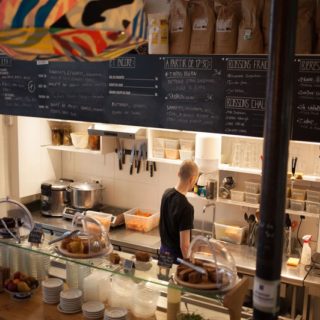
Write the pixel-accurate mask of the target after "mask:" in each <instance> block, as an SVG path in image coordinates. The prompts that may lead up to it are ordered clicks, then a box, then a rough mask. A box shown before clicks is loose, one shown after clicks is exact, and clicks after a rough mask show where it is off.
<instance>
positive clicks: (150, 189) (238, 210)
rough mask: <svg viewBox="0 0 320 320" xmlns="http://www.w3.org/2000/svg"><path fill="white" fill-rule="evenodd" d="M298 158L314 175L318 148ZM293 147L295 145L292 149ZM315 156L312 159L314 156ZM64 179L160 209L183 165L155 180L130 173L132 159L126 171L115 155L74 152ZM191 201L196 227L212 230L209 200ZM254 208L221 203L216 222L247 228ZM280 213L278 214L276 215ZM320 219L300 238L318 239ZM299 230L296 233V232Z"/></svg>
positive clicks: (160, 170) (66, 155)
mask: <svg viewBox="0 0 320 320" xmlns="http://www.w3.org/2000/svg"><path fill="white" fill-rule="evenodd" d="M106 139H107V143H108V144H109V146H110V148H109V149H110V150H114V149H115V141H114V138H112V137H110V138H109V137H108V138H106ZM295 147H296V148H295V149H294V148H293V150H294V155H297V156H298V157H299V160H301V161H299V162H298V170H301V169H300V167H299V163H301V166H304V168H306V170H308V171H307V172H308V174H311V173H312V170H313V169H312V167H313V162H314V161H315V160H314V155H313V153H314V152H316V151H317V150H318V146H314V145H308V144H304V145H301V144H299V145H297V146H295ZM291 148H292V146H291ZM310 154H311V156H310ZM62 157H63V158H62V176H63V177H66V178H73V179H81V180H87V179H100V180H101V181H102V184H103V185H104V186H105V190H104V202H105V203H106V204H110V205H115V206H121V207H131V208H132V207H141V208H146V209H156V210H159V207H160V201H161V196H162V193H163V192H164V190H165V189H166V188H169V187H173V186H174V185H175V184H176V181H177V171H178V168H179V166H178V165H174V164H164V163H157V171H156V172H155V173H154V176H153V177H150V174H149V172H148V171H146V169H145V166H142V170H141V171H140V173H139V174H137V173H136V171H134V173H133V175H130V174H129V156H127V159H126V164H125V165H124V166H123V170H119V168H118V159H117V157H116V154H115V153H114V152H110V153H107V154H105V155H90V154H78V153H71V152H63V153H62ZM233 176H234V178H235V179H236V180H237V181H239V182H240V185H241V183H243V181H244V180H245V179H248V178H252V176H250V175H244V174H239V173H233ZM189 201H190V202H191V203H192V204H193V205H194V207H195V213H196V223H195V226H196V228H201V225H202V223H201V222H202V219H204V220H205V221H206V224H205V225H206V229H208V230H209V229H210V228H211V227H210V226H209V223H210V222H212V216H213V214H212V209H209V208H208V209H207V210H206V212H205V214H203V213H202V211H203V207H204V205H205V204H206V203H207V200H206V199H196V198H193V197H191V198H189ZM254 211H255V210H254V209H250V208H247V207H239V206H234V205H226V204H218V205H217V210H216V221H218V222H221V223H227V224H232V225H245V224H246V223H245V221H244V219H243V216H244V213H245V212H247V213H248V214H250V213H254ZM275 214H276V213H275ZM292 220H297V221H298V222H299V220H300V219H299V217H298V216H292ZM318 223H319V221H318V220H317V219H308V218H307V219H305V220H304V221H303V223H302V226H301V228H300V231H299V236H300V237H301V236H302V235H304V234H307V233H311V234H312V235H313V239H314V240H315V239H316V238H317V236H318V235H317V233H318ZM296 232H297V229H296V230H295V233H296Z"/></svg>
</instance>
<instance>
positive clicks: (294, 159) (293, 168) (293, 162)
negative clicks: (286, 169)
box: [291, 157, 298, 177]
mask: <svg viewBox="0 0 320 320" xmlns="http://www.w3.org/2000/svg"><path fill="white" fill-rule="evenodd" d="M297 161H298V157H292V159H291V172H292V177H294V175H295V173H296V168H297Z"/></svg>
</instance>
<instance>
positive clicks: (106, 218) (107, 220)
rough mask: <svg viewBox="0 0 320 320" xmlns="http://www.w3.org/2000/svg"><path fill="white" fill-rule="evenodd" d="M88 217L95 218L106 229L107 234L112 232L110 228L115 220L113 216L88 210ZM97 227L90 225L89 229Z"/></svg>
mask: <svg viewBox="0 0 320 320" xmlns="http://www.w3.org/2000/svg"><path fill="white" fill-rule="evenodd" d="M86 216H87V217H92V218H95V219H96V220H98V221H99V222H100V223H101V224H102V225H103V226H104V228H105V231H106V232H109V230H110V226H111V223H112V220H113V215H112V214H110V213H104V212H99V211H91V210H88V211H87V212H86ZM95 226H96V225H93V224H92V225H91V224H90V225H89V227H91V228H95Z"/></svg>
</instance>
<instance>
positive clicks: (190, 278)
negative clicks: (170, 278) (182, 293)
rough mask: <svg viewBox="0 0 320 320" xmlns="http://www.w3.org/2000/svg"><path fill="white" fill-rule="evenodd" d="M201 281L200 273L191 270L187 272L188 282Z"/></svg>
mask: <svg viewBox="0 0 320 320" xmlns="http://www.w3.org/2000/svg"><path fill="white" fill-rule="evenodd" d="M201 281H202V277H201V273H199V272H197V271H192V272H190V273H189V274H188V282H189V283H200V282H201Z"/></svg>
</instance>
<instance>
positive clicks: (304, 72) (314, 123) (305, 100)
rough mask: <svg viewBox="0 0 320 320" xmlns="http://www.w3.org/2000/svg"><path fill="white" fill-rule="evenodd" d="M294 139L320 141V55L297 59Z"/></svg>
mask: <svg viewBox="0 0 320 320" xmlns="http://www.w3.org/2000/svg"><path fill="white" fill-rule="evenodd" d="M293 101H294V105H293V107H294V109H293V134H292V139H293V140H301V141H313V142H320V57H319V56H318V57H312V56H308V57H306V56H303V57H302V56H301V57H296V59H295V90H294V97H293Z"/></svg>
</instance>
